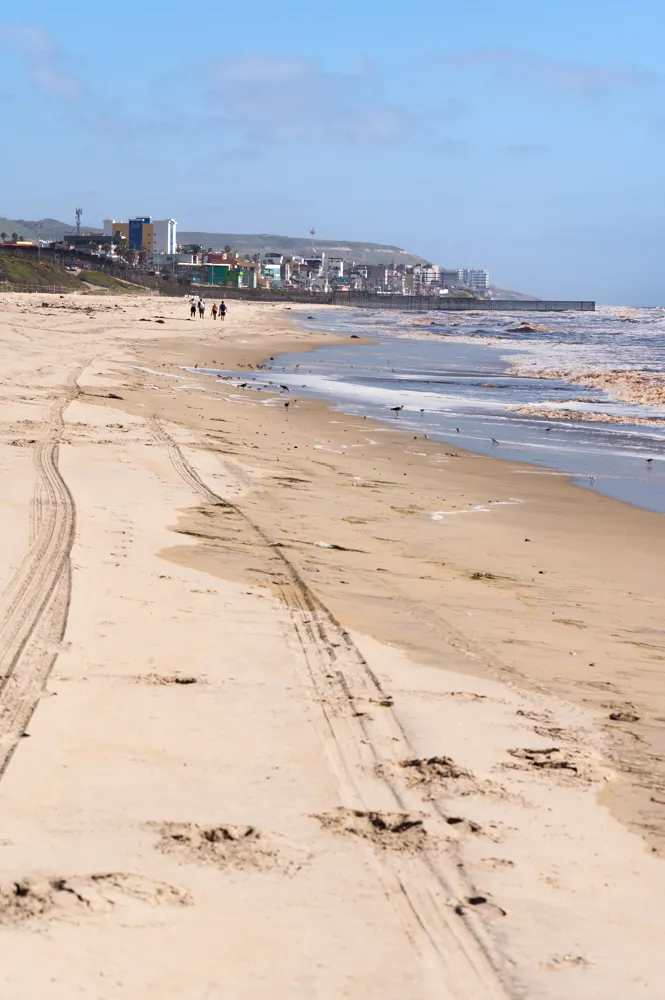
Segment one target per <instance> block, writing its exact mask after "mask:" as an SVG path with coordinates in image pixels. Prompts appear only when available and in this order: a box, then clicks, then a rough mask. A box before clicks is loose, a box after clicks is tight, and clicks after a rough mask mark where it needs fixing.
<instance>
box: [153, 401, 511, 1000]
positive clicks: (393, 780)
mask: <svg viewBox="0 0 665 1000" xmlns="http://www.w3.org/2000/svg"><path fill="white" fill-rule="evenodd" d="M149 423H150V426H151V428H152V431H153V434H154V436H155V438H156V440H157V441H158V442H159V443H160V444H162V445H163V446H164V447H165V448H166V450H167V452H168V455H169V457H170V460H171V463H172V465H173V467H174V469H175V471H176V472H177V473H178V475H179V476H180V477H181V478H182V480H183V481H184V482H185V483H186V484H187V485H188V486H189V487H190V488H191V490H192V491H193V492H194V493H195V494H196V495H198V496H199V497H201V499H203V500H204V501H205V503H207V504H211V505H213V506H215V507H220V506H222V507H225V508H227V509H230V510H232V511H233V512H234V513H235V514H236V515H238V517H239V518H240V519H241V521H242V522H243V523H244V524H245V526H246V527H247V528H248V529H249V531H250V532H251V534H252V535H253V536H254V538H255V539H258V541H259V542H260V543H261V544H262V546H263V547H264V553H265V557H266V560H267V562H268V563H269V564H270V566H271V569H272V576H273V578H274V581H275V582H277V581H279V584H278V585H279V589H280V591H281V596H282V599H283V601H284V603H285V605H286V606H287V607H288V609H289V612H290V617H291V625H292V636H290V637H289V638H295V641H296V643H297V646H298V651H299V653H300V656H296V657H294V659H295V660H296V661H299V663H300V664H301V666H300V668H299V669H300V675H301V680H302V681H303V685H304V687H305V689H306V690H308V691H309V694H310V700H311V703H312V706H313V707H314V709H315V713H314V714H315V721H316V723H317V727H318V730H319V734H320V736H321V740H322V742H323V745H324V747H325V750H326V753H327V757H328V760H329V763H330V766H331V769H332V771H333V773H334V774H335V777H336V779H337V782H338V785H339V790H340V796H341V799H342V802H343V804H344V805H345V806H347V807H349V808H352V809H360V810H363V811H369V810H374V809H382V810H389V811H397V812H414V813H415V812H419V813H421V814H423V813H424V814H426V816H427V828H428V830H430V831H431V832H432V833H434V835H435V837H437V835H440V836H441V841H442V842H443V838H444V837H445V838H446V839H449V836H450V828H449V827H448V826H447V824H446V822H445V819H444V818H443V817H442V816H441V815H440V814H439V813H438V812H437V810H436V809H435V808H434V807H433V806H432V804H431V803H429V802H428V801H427V800H425V799H423V798H422V796H421V795H420V794H419V793H418V792H417V790H415V789H412V788H409V787H408V786H407V785H406V783H405V782H404V781H403V780H400V778H399V777H398V776H397V772H398V771H399V768H386V767H385V766H382V765H385V762H386V761H393V762H396V761H399V760H400V759H404V758H407V757H412V756H413V750H412V748H411V747H410V745H409V743H408V740H407V738H406V735H405V733H404V730H403V729H402V727H401V726H400V724H399V721H398V720H397V717H396V715H395V713H394V712H393V711H392V709H391V708H390V707H380V708H378V709H377V706H385V705H389V704H390V701H391V699H390V698H389V696H388V695H387V694H386V692H385V691H384V690H383V689H382V687H381V683H380V681H379V679H378V678H377V676H376V675H375V673H374V672H373V671H372V669H371V667H370V665H369V664H368V663H367V661H366V660H365V658H364V657H363V655H362V654H361V652H360V651H359V650H358V648H357V647H356V646H355V644H354V643H353V641H352V639H351V637H350V636H349V634H348V633H347V632H346V630H345V629H344V628H343V627H342V626H341V625H340V624H339V622H337V620H336V619H335V617H334V616H333V615H332V613H331V612H330V611H329V610H328V608H326V607H325V605H324V604H323V603H322V602H321V601H320V600H319V599H318V598H317V597H316V595H315V594H314V593H313V592H312V591H311V589H310V588H309V587H308V585H307V583H306V582H305V581H304V580H303V578H302V577H301V575H300V573H299V572H298V570H297V568H296V567H295V566H294V565H293V564H292V563H291V562H290V560H289V559H288V557H287V556H286V555H285V554H284V552H283V550H282V549H280V548H278V547H275V546H274V545H273V543H272V540H271V539H270V538H269V536H268V535H267V534H266V532H265V531H264V530H263V529H262V528H261V526H260V525H259V524H257V523H256V522H254V521H253V520H252V519H251V518H250V517H249V516H248V515H247V514H246V513H245V512H244V511H243V510H242V509H241V508H240V507H239V506H238V504H236V503H234V502H231V501H227V500H225V499H224V498H223V497H221V496H220V495H218V494H217V493H215V492H214V491H213V490H211V489H210V488H209V487H208V486H207V485H206V484H205V483H204V482H203V480H202V479H201V478H200V477H199V475H198V474H197V473H196V471H195V470H194V469H193V468H192V466H191V465H190V464H189V463H188V461H187V459H186V458H185V456H184V455H183V453H182V451H181V449H180V447H179V446H178V444H177V443H176V442H175V441H174V440H173V438H172V437H171V436H170V435H169V434H168V432H167V431H166V430H165V428H164V427H163V426H162V424H161V423H160V422H159V421H158V420H157V419H156V418H152V419H151V420H150V421H149ZM228 471H229V473H230V475H232V476H235V478H238V470H237V469H236V468H235V467H234V468H233V469H231V468H229V469H228ZM302 664H304V668H303V666H302ZM369 709H371V711H370V710H369ZM437 839H438V838H437ZM372 853H373V859H374V862H375V864H376V867H377V872H378V875H379V878H380V879H381V883H382V885H383V888H384V891H385V892H386V895H387V897H388V898H389V900H390V901H391V903H392V904H393V906H394V907H395V909H396V911H397V913H398V914H399V916H400V918H401V920H402V923H403V926H404V929H405V931H406V933H407V935H408V937H409V938H410V940H411V941H412V943H413V944H414V946H415V947H416V948H417V949H418V951H419V952H420V954H421V956H422V958H423V961H424V967H425V970H426V972H427V979H428V983H429V986H430V990H431V995H432V997H436V998H437V1000H508V998H510V997H512V996H515V995H516V994H515V992H514V989H513V988H512V984H511V982H510V980H511V976H510V973H509V971H508V968H507V965H506V963H505V962H504V961H503V959H502V957H501V955H500V953H499V951H498V949H497V948H496V947H495V945H494V943H493V941H492V939H491V936H490V935H489V934H488V932H487V931H486V929H485V926H484V925H483V923H482V922H481V921H480V919H479V918H478V916H477V914H475V913H473V911H472V908H469V907H465V906H460V905H459V904H460V903H462V902H464V901H465V900H466V899H467V898H469V897H470V896H472V895H474V890H473V887H472V886H470V885H468V884H467V883H466V882H465V880H464V876H463V874H462V873H461V871H460V869H459V868H458V866H457V864H456V861H455V859H454V858H452V857H451V856H450V855H446V852H445V851H444V850H442V849H440V850H436V849H434V848H431V849H429V850H424V851H422V852H420V853H418V854H416V855H409V854H402V853H398V852H389V851H385V850H373V852H372Z"/></svg>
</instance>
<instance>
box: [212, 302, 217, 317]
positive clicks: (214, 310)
mask: <svg viewBox="0 0 665 1000" xmlns="http://www.w3.org/2000/svg"><path fill="white" fill-rule="evenodd" d="M212 318H213V319H217V303H216V302H213V304H212Z"/></svg>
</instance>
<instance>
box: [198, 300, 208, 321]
mask: <svg viewBox="0 0 665 1000" xmlns="http://www.w3.org/2000/svg"><path fill="white" fill-rule="evenodd" d="M205 311H206V304H205V302H204V301H203V299H199V316H200V317H201V319H203V317H204V316H205Z"/></svg>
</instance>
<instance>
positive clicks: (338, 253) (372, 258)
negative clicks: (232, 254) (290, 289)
mask: <svg viewBox="0 0 665 1000" xmlns="http://www.w3.org/2000/svg"><path fill="white" fill-rule="evenodd" d="M178 242H179V243H199V244H200V245H201V246H202V247H203V248H204V249H205V250H208V249H213V250H221V249H223V248H224V247H225V246H230V247H232V248H233V249H234V250H237V251H238V252H239V253H241V254H244V255H246V256H252V254H255V253H260V254H264V253H269V252H270V251H272V252H273V253H281V254H285V255H293V254H297V255H299V256H300V257H316V256H317V255H318V254H320V253H321V252H323V253H325V254H326V256H327V257H343V258H344V260H354V261H355V262H356V263H357V264H391V263H392V262H393V261H394V262H395V264H423V263H425V260H424V258H423V257H419V256H418V255H417V254H413V253H408V252H407V251H406V250H402V248H401V247H394V246H390V245H388V244H385V243H358V242H353V241H350V240H317V239H315V238H313V237H310V238H309V239H307V238H306V237H300V236H276V235H274V234H272V233H253V234H248V233H200V232H199V233H197V232H188V231H184V230H178Z"/></svg>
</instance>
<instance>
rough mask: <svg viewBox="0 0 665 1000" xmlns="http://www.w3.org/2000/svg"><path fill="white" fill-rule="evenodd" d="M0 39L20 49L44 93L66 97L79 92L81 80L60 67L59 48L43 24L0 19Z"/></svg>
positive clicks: (35, 81) (70, 98) (36, 82)
mask: <svg viewBox="0 0 665 1000" xmlns="http://www.w3.org/2000/svg"><path fill="white" fill-rule="evenodd" d="M0 41H4V42H5V43H6V44H7V45H9V46H10V47H11V48H13V49H15V50H16V51H17V52H20V53H21V55H22V56H23V57H24V58H25V61H26V63H27V66H28V71H29V74H30V77H31V79H32V80H33V81H34V83H35V84H36V85H37V86H38V87H39V88H40V90H43V91H44V92H45V93H46V94H49V95H50V96H52V97H59V98H64V99H66V100H76V99H77V98H80V97H82V96H83V93H84V87H83V84H82V82H81V81H80V80H79V79H77V77H75V76H71V75H70V74H68V73H65V72H64V71H63V70H62V60H63V53H62V49H61V48H60V46H59V45H58V43H57V42H56V41H55V39H54V38H53V37H52V36H51V35H50V34H49V33H48V31H46V30H45V29H44V28H40V27H38V26H36V25H30V24H21V23H11V22H9V21H0Z"/></svg>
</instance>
